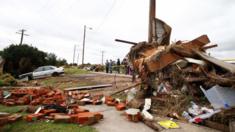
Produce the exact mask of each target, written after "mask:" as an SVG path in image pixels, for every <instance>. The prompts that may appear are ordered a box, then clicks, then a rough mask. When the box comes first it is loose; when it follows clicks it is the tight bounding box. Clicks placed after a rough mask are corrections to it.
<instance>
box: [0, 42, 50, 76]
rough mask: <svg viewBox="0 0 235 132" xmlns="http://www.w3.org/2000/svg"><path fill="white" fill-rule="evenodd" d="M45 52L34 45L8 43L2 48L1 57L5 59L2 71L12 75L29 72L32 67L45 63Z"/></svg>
mask: <svg viewBox="0 0 235 132" xmlns="http://www.w3.org/2000/svg"><path fill="white" fill-rule="evenodd" d="M46 56H47V54H46V53H45V52H43V51H40V50H38V49H37V48H35V47H32V46H29V45H26V44H23V45H14V44H12V45H10V46H9V47H7V48H5V49H4V50H3V54H2V57H3V58H4V59H5V64H4V68H3V71H4V72H8V73H11V74H12V75H13V76H17V75H19V74H22V73H25V72H30V71H32V70H33V69H34V68H36V67H38V66H41V65H43V64H45V63H46V59H45V58H46Z"/></svg>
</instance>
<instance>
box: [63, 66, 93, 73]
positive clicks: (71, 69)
mask: <svg viewBox="0 0 235 132" xmlns="http://www.w3.org/2000/svg"><path fill="white" fill-rule="evenodd" d="M64 72H65V74H87V73H90V72H89V71H86V70H83V69H79V68H77V67H70V68H65V69H64Z"/></svg>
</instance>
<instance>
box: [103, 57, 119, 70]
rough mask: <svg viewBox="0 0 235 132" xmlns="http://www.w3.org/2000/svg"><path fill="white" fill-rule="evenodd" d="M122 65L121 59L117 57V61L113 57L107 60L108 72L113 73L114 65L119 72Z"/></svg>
mask: <svg viewBox="0 0 235 132" xmlns="http://www.w3.org/2000/svg"><path fill="white" fill-rule="evenodd" d="M120 65H121V62H120V59H117V62H115V61H113V60H111V59H110V60H106V63H105V70H106V73H113V68H114V67H115V68H116V70H117V72H118V73H120Z"/></svg>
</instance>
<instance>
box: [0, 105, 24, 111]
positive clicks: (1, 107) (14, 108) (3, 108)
mask: <svg viewBox="0 0 235 132" xmlns="http://www.w3.org/2000/svg"><path fill="white" fill-rule="evenodd" d="M25 108H26V106H5V105H0V111H1V112H7V113H17V112H19V111H21V110H23V109H25Z"/></svg>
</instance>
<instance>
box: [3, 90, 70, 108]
mask: <svg viewBox="0 0 235 132" xmlns="http://www.w3.org/2000/svg"><path fill="white" fill-rule="evenodd" d="M65 100H66V98H65V96H64V94H63V91H61V90H59V89H52V88H18V89H14V90H10V91H3V90H1V91H0V103H2V104H3V105H7V106H13V105H46V104H61V105H62V104H64V103H65Z"/></svg>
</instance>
